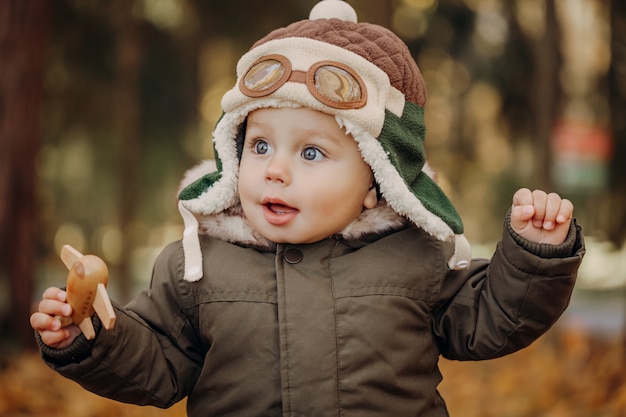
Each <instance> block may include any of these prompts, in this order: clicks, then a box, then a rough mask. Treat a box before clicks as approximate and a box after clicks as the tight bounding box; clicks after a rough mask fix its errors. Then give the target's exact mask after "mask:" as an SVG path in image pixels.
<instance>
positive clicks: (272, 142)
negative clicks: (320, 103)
mask: <svg viewBox="0 0 626 417" xmlns="http://www.w3.org/2000/svg"><path fill="white" fill-rule="evenodd" d="M239 196H240V198H241V206H242V208H243V211H244V213H245V215H246V217H247V219H248V221H249V222H250V224H251V225H252V227H253V228H254V229H255V230H256V231H258V232H259V233H261V235H263V236H264V237H265V238H266V239H269V240H271V241H273V242H278V243H312V242H317V241H319V240H322V239H325V238H327V237H329V236H332V235H334V234H336V233H338V232H340V231H341V230H343V229H344V228H345V227H346V226H347V225H348V224H350V223H351V222H352V221H353V220H354V219H356V217H357V216H358V215H359V214H360V213H361V211H362V210H363V207H366V208H372V207H374V206H375V205H376V202H377V201H376V188H375V187H374V186H373V176H372V172H371V170H370V167H369V166H368V165H367V164H366V163H365V161H363V159H362V157H361V153H360V151H359V149H358V147H357V144H356V142H355V141H354V139H353V138H352V136H351V135H349V134H347V133H346V132H345V131H344V130H343V129H340V128H339V126H338V125H337V122H336V121H335V118H334V117H333V116H330V115H328V114H325V113H321V112H318V111H314V110H310V109H306V108H297V109H292V108H283V109H273V108H265V109H259V110H256V111H253V112H251V113H250V114H249V115H248V122H247V128H246V136H245V142H244V146H243V153H242V156H241V165H240V168H239Z"/></svg>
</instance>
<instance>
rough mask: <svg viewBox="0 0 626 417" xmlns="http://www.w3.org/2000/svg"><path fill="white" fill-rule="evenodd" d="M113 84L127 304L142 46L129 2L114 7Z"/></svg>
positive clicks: (138, 145)
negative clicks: (115, 70) (115, 31)
mask: <svg viewBox="0 0 626 417" xmlns="http://www.w3.org/2000/svg"><path fill="white" fill-rule="evenodd" d="M116 7H117V12H118V13H116V16H118V18H117V21H116V22H115V24H116V28H117V40H116V48H117V81H116V96H115V111H116V114H115V120H116V135H117V137H118V150H119V164H120V171H119V172H120V176H119V179H120V181H121V184H120V190H121V193H120V217H119V218H120V230H121V231H122V253H121V259H120V264H119V269H118V272H119V277H120V279H119V282H118V284H119V290H120V299H121V300H128V299H129V298H130V296H131V293H132V281H131V274H130V252H131V249H132V248H133V247H134V243H133V242H131V241H130V240H131V239H132V234H131V233H129V230H130V226H131V223H132V220H133V217H134V214H135V208H136V206H137V192H138V184H137V181H138V173H139V159H140V148H141V140H140V138H141V117H140V104H139V75H140V71H141V56H142V42H141V33H140V29H141V28H140V26H139V22H138V21H137V19H136V18H134V17H133V15H132V7H133V2H130V1H126V0H121V1H118V2H117V3H116Z"/></svg>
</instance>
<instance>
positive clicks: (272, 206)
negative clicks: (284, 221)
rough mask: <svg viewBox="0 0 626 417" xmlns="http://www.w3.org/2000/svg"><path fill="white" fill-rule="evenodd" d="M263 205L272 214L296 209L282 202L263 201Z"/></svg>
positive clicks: (286, 212) (285, 212)
mask: <svg viewBox="0 0 626 417" xmlns="http://www.w3.org/2000/svg"><path fill="white" fill-rule="evenodd" d="M264 205H265V208H266V209H267V210H269V211H271V212H272V213H274V214H290V213H293V212H295V211H297V209H295V208H293V207H290V206H287V205H285V204H282V203H265V204H264Z"/></svg>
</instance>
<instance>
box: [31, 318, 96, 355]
mask: <svg viewBox="0 0 626 417" xmlns="http://www.w3.org/2000/svg"><path fill="white" fill-rule="evenodd" d="M91 321H92V322H93V327H94V330H95V331H96V336H97V335H98V333H99V332H100V329H101V328H102V323H101V322H100V319H99V318H98V316H97V315H96V314H94V315H93V316H92V318H91ZM35 340H36V341H37V344H38V345H39V351H40V352H41V356H42V358H43V359H44V360H45V361H47V362H50V363H52V364H55V365H58V366H63V365H68V364H70V363H77V362H80V361H82V360H83V359H85V358H87V357H89V355H91V348H92V346H93V344H94V342H95V340H96V339H95V338H94V339H92V340H87V339H86V338H85V335H83V334H82V333H80V334H79V335H78V336H76V339H74V341H73V342H72V344H71V345H69V346H68V347H65V348H62V349H55V348H53V347H50V346H48V345H46V344H45V343H44V342H43V340H41V335H40V334H39V332H37V331H36V332H35Z"/></svg>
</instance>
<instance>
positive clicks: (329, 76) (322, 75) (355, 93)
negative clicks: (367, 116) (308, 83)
mask: <svg viewBox="0 0 626 417" xmlns="http://www.w3.org/2000/svg"><path fill="white" fill-rule="evenodd" d="M314 75H315V90H316V91H317V92H319V93H320V94H322V95H323V96H324V97H326V98H329V99H331V100H333V101H337V102H341V103H350V102H355V101H359V100H360V99H361V96H362V95H361V86H360V85H359V82H358V81H357V79H356V78H354V77H353V76H352V74H350V73H349V72H348V71H346V70H344V69H343V68H339V67H337V66H333V65H321V66H320V67H319V68H317V69H316V70H315V72H314Z"/></svg>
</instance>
